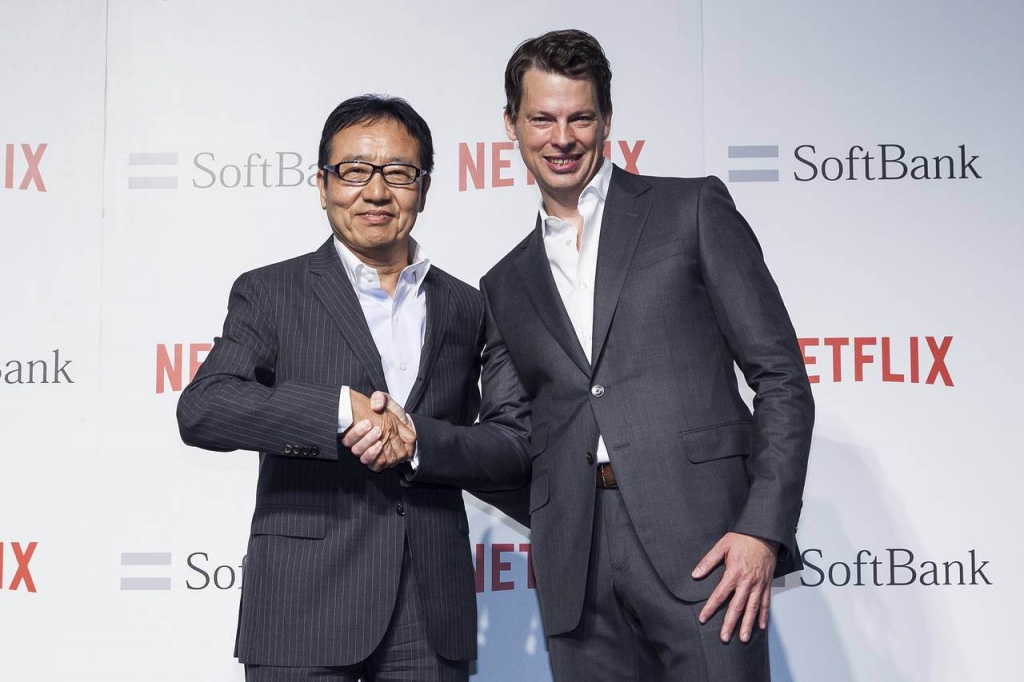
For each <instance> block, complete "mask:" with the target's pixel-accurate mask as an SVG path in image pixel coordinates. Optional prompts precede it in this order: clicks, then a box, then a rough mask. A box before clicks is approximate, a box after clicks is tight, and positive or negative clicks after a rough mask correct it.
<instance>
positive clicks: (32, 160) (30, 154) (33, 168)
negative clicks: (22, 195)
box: [18, 142, 46, 192]
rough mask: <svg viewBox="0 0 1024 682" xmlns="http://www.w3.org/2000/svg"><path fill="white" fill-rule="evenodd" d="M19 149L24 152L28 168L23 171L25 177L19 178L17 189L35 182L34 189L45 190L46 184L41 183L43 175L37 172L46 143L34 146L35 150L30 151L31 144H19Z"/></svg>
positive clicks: (24, 187) (25, 187) (26, 187)
mask: <svg viewBox="0 0 1024 682" xmlns="http://www.w3.org/2000/svg"><path fill="white" fill-rule="evenodd" d="M21 151H22V152H23V153H24V154H25V161H27V162H28V169H27V170H26V171H25V177H24V178H22V180H21V187H19V188H18V189H28V183H29V182H32V183H35V186H36V189H37V190H39V191H40V192H45V191H46V185H44V184H43V176H42V174H41V173H40V172H39V161H40V160H41V159H42V158H43V152H45V151H46V143H45V142H44V143H43V144H41V145H39V146H38V147H36V150H35V151H32V147H31V145H27V144H23V145H21Z"/></svg>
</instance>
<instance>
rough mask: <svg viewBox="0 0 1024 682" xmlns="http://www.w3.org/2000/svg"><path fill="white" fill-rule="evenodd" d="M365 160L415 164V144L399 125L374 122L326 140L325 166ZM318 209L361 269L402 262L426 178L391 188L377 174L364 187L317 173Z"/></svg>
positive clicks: (420, 207)
mask: <svg viewBox="0 0 1024 682" xmlns="http://www.w3.org/2000/svg"><path fill="white" fill-rule="evenodd" d="M342 161H365V162H367V163H372V164H374V165H378V166H379V165H383V164H385V163H404V164H409V165H411V166H417V167H418V166H419V165H420V149H419V143H417V142H416V139H415V138H413V137H412V135H410V134H409V131H407V130H406V129H405V127H404V126H402V125H401V124H400V123H396V122H395V121H392V120H390V119H379V120H377V121H375V122H373V123H370V124H363V123H357V124H356V125H353V126H350V127H348V128H343V129H342V130H339V131H338V133H337V134H336V135H335V136H334V137H333V138H332V140H331V147H330V158H329V159H328V164H336V163H339V162H342ZM317 186H318V187H319V188H320V206H321V207H323V208H324V209H325V210H326V211H327V219H328V221H329V222H330V223H331V229H332V230H334V234H335V235H337V237H338V239H340V240H341V242H342V243H343V244H345V246H347V247H348V248H349V249H350V250H351V251H352V252H353V253H354V254H356V256H357V257H358V258H359V259H360V260H361V261H363V262H364V263H366V264H367V265H385V264H397V263H403V264H404V263H406V262H407V261H408V258H409V233H410V232H411V231H412V228H413V225H415V224H416V217H417V214H419V212H420V211H422V210H423V207H424V205H425V203H426V198H427V190H428V189H429V188H430V176H429V175H428V176H426V177H423V178H421V179H420V180H417V181H416V182H415V183H413V184H412V185H408V186H405V187H392V186H391V185H388V184H386V183H385V182H384V179H383V178H382V177H381V174H380V173H374V175H373V177H372V178H371V179H370V182H369V183H368V184H366V185H362V186H358V185H347V184H345V183H344V182H342V181H341V178H339V177H338V176H337V175H335V174H333V173H330V172H327V171H323V170H321V171H320V172H318V173H317Z"/></svg>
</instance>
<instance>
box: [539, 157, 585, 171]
mask: <svg viewBox="0 0 1024 682" xmlns="http://www.w3.org/2000/svg"><path fill="white" fill-rule="evenodd" d="M582 158H583V155H582V154H569V155H564V156H545V157H544V160H545V161H546V162H547V164H548V167H549V168H551V169H552V170H554V171H555V172H557V173H570V172H572V171H575V170H576V169H577V168H579V165H580V159H582Z"/></svg>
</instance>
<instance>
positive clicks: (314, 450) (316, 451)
mask: <svg viewBox="0 0 1024 682" xmlns="http://www.w3.org/2000/svg"><path fill="white" fill-rule="evenodd" d="M309 456H310V457H319V456H320V448H318V447H317V446H315V445H314V446H313V447H311V448H310V449H309Z"/></svg>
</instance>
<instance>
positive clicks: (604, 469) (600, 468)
mask: <svg viewBox="0 0 1024 682" xmlns="http://www.w3.org/2000/svg"><path fill="white" fill-rule="evenodd" d="M597 487H598V488H618V487H619V482H618V481H616V480H615V472H614V471H612V465H611V464H598V465H597Z"/></svg>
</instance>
